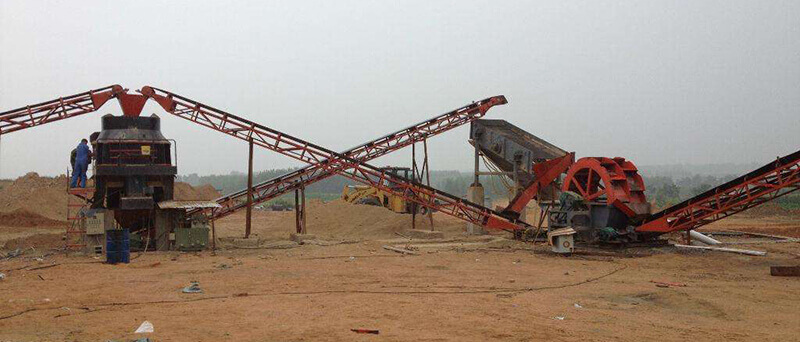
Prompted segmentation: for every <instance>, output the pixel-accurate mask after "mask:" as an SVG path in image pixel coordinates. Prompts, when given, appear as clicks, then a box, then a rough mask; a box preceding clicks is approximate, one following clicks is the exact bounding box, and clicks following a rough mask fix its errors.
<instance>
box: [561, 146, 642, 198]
mask: <svg viewBox="0 0 800 342" xmlns="http://www.w3.org/2000/svg"><path fill="white" fill-rule="evenodd" d="M562 190H563V191H572V192H576V193H578V194H580V195H581V196H582V197H583V198H584V199H586V200H587V201H591V202H605V203H609V204H610V203H613V202H614V201H616V200H619V201H620V202H622V203H646V202H647V199H646V198H645V196H644V182H643V181H642V177H641V176H640V175H639V173H638V169H636V166H635V165H634V164H633V163H632V162H630V161H628V160H625V158H620V157H617V158H605V157H585V158H581V159H578V161H577V162H575V164H573V165H572V167H570V169H569V170H568V171H567V176H566V177H565V178H564V183H563V185H562Z"/></svg>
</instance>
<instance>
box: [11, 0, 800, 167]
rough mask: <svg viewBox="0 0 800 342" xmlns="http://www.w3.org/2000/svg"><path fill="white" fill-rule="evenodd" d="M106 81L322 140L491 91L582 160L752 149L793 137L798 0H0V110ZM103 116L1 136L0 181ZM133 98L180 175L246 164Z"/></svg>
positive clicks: (466, 161)
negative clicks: (173, 149)
mask: <svg viewBox="0 0 800 342" xmlns="http://www.w3.org/2000/svg"><path fill="white" fill-rule="evenodd" d="M110 84H120V85H122V86H123V87H128V88H131V89H132V90H134V89H139V88H140V87H142V86H144V85H153V86H156V87H160V88H164V89H168V90H171V91H173V92H175V93H178V94H182V95H184V96H187V97H189V98H192V99H196V100H198V101H201V102H203V103H207V104H209V105H211V106H214V107H217V108H220V109H223V110H226V111H229V112H232V113H235V114H237V115H241V116H244V117H246V118H249V119H251V120H253V121H256V122H259V123H262V124H264V125H267V126H269V127H272V128H276V129H278V130H281V131H284V132H287V133H290V134H293V135H295V136H297V137H300V138H305V139H308V140H310V141H312V142H315V143H318V144H320V145H323V146H326V147H329V148H332V149H336V150H343V149H346V148H349V147H352V146H355V145H357V144H360V143H362V142H365V141H367V140H371V139H372V138H375V137H378V136H380V135H383V134H385V133H388V132H391V131H395V130H397V129H399V128H402V127H405V126H408V125H410V124H412V123H416V122H418V121H421V120H424V119H426V118H429V117H431V116H434V115H437V114H440V113H443V112H446V111H449V110H451V109H454V108H457V107H460V106H462V105H464V104H467V103H469V102H470V101H474V100H478V99H482V98H485V97H488V96H492V95H497V94H503V95H506V96H507V97H508V99H509V104H508V105H506V106H503V107H497V108H495V109H493V110H491V111H490V112H489V115H488V116H487V118H494V119H501V118H502V119H506V120H508V121H510V122H512V123H513V124H515V125H517V126H519V127H521V128H523V129H525V130H527V131H529V132H531V133H533V134H535V135H537V136H539V137H541V138H544V139H546V140H548V141H550V142H551V143H553V144H555V145H557V146H560V147H562V148H564V149H566V150H570V151H576V152H577V154H578V155H579V156H609V157H613V156H623V157H627V158H629V159H631V160H633V161H634V162H636V163H638V164H640V165H644V164H672V163H689V164H699V163H727V162H733V163H737V162H759V163H763V162H767V161H769V160H771V159H772V158H774V157H776V156H778V155H785V154H788V153H790V152H793V151H796V150H798V149H800V1H749V0H748V1H731V0H725V1H629V2H602V1H585V2H573V1H562V0H559V1H530V2H511V1H485V2H473V1H449V2H445V1H419V2H416V1H400V2H388V1H374V2H371V1H354V2H346V1H318V2H310V1H308V2H303V1H287V2H263V1H260V2H255V1H254V2H249V3H240V2H237V3H235V4H234V3H227V2H222V1H214V2H210V1H209V2H203V1H168V2H148V1H124V2H123V1H113V2H112V1H102V2H99V1H98V2H89V1H52V2H49V1H11V0H1V1H0V111H5V110H9V109H13V108H17V107H21V106H24V105H27V104H33V103H37V102H41V101H45V100H50V99H54V98H57V97H59V96H65V95H70V94H74V93H78V92H82V91H86V90H89V89H94V88H99V87H102V86H105V85H110ZM109 112H110V113H114V114H119V113H120V111H119V106H118V105H117V104H116V102H109V103H108V104H106V105H105V106H104V107H103V108H102V109H101V111H100V112H99V113H95V114H90V115H86V116H84V117H80V118H74V119H71V120H67V121H62V122H58V123H54V124H49V125H45V126H42V127H36V128H32V129H28V130H24V131H21V132H15V133H11V134H8V135H4V136H3V137H2V145H1V147H0V148H1V149H2V150H0V177H4V178H7V177H15V176H19V175H22V174H24V173H25V172H27V171H37V172H39V173H40V174H47V175H53V174H57V173H62V172H64V170H66V168H67V167H68V160H69V158H68V155H69V151H70V150H71V149H72V148H73V147H74V146H75V145H76V144H77V142H78V140H80V139H81V138H83V137H87V136H88V135H89V134H90V133H92V132H94V131H97V130H99V127H100V116H101V115H102V114H105V113H109ZM144 113H147V114H149V113H156V114H158V115H159V116H161V117H162V119H163V121H162V130H163V132H164V134H165V135H166V136H167V137H169V138H174V139H176V140H177V141H178V169H179V172H180V173H182V174H186V173H193V172H197V173H200V174H208V173H227V172H229V171H231V170H241V171H243V170H245V169H246V154H247V145H246V144H245V143H243V142H241V141H238V140H235V139H232V138H230V137H227V136H225V135H223V134H221V133H217V132H214V131H211V130H208V129H206V128H202V127H200V126H196V125H193V124H190V123H188V122H186V121H183V120H181V119H178V118H174V117H169V116H168V114H165V113H164V112H162V111H161V109H160V107H158V106H157V105H155V104H154V103H151V104H148V105H147V107H145V111H144ZM467 136H468V129H467V128H466V127H462V128H459V129H457V130H453V131H450V132H447V133H445V134H444V135H441V136H439V137H436V138H434V139H432V140H431V141H430V146H429V147H430V155H431V158H432V160H431V166H432V168H434V169H459V170H469V169H470V168H471V163H472V159H471V158H472V157H471V152H470V150H469V145H468V144H467V142H466V139H467ZM409 159H410V149H408V150H404V151H400V152H397V153H395V154H394V155H392V156H387V157H384V158H382V159H379V160H377V161H374V162H373V164H374V165H376V166H383V165H387V164H408V162H409ZM297 165H300V164H298V163H297V162H294V161H293V160H292V159H290V158H288V157H284V156H281V155H278V154H276V153H273V152H269V151H257V152H256V161H255V167H256V169H265V168H277V167H288V166H297Z"/></svg>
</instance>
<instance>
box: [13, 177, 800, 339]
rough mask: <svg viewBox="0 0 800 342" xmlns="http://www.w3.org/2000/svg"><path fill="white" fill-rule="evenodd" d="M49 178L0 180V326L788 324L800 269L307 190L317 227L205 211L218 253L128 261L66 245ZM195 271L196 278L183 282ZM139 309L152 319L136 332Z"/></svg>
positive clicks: (797, 222)
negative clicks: (69, 250)
mask: <svg viewBox="0 0 800 342" xmlns="http://www.w3.org/2000/svg"><path fill="white" fill-rule="evenodd" d="M61 181H63V180H59V179H47V178H45V177H38V176H37V175H35V174H29V175H27V176H25V177H22V178H20V179H18V180H17V181H15V182H14V183H8V184H4V186H3V190H0V273H3V274H4V275H5V277H4V279H1V280H0V341H108V340H113V341H131V340H134V339H137V338H141V337H149V338H151V340H153V341H308V340H313V341H317V340H322V341H378V340H381V341H408V340H419V341H453V340H457V341H488V340H498V341H610V340H614V341H641V340H654V341H685V340H702V341H751V340H756V339H757V340H759V341H797V340H800V338H799V337H798V335H800V278H796V277H795V278H791V277H772V276H770V275H769V266H772V265H800V243H798V242H780V243H778V242H774V241H765V239H747V238H738V237H733V238H726V239H728V240H725V241H726V242H734V243H741V244H738V245H732V246H731V247H735V248H747V249H754V250H760V251H766V252H767V255H766V256H745V255H739V254H727V253H720V252H707V251H696V250H691V251H688V250H684V249H676V248H675V247H661V248H644V247H642V248H633V249H626V250H603V249H579V250H578V251H577V252H576V253H575V254H573V255H571V256H560V255H555V254H553V253H550V252H549V248H548V247H547V246H544V245H533V244H530V243H522V242H518V241H513V240H509V239H508V236H507V235H506V233H501V234H499V235H489V236H478V237H468V236H465V235H464V234H463V231H464V223H463V222H461V221H458V220H456V219H453V218H451V217H449V216H445V215H443V214H439V213H437V214H435V215H434V220H433V221H434V222H433V226H434V229H435V230H437V231H441V232H443V233H444V238H441V239H435V240H419V239H409V238H407V237H408V234H409V233H408V231H407V230H408V229H409V228H410V227H411V217H410V215H402V214H396V213H392V212H390V211H388V210H386V209H384V208H379V207H372V206H365V205H353V204H347V203H343V202H341V201H332V202H328V203H323V202H321V201H315V200H312V201H309V203H308V217H307V219H308V224H307V227H308V232H309V233H310V234H313V235H315V236H316V239H313V240H310V241H308V242H307V243H305V244H298V243H295V242H292V241H289V234H290V233H292V232H293V231H294V230H295V217H294V212H271V211H260V210H256V211H254V219H253V222H254V223H253V230H252V235H251V238H250V239H248V240H242V239H241V236H242V235H243V233H244V222H245V219H244V214H243V213H237V214H235V215H231V216H229V217H226V218H223V219H221V220H219V221H217V222H216V224H215V232H216V236H217V237H218V240H217V247H218V248H217V250H216V251H204V252H197V253H181V252H147V253H137V252H134V253H133V255H132V259H133V260H132V261H131V263H130V264H127V265H107V264H104V263H103V260H102V259H101V258H95V257H91V256H85V255H79V254H78V255H76V254H69V255H68V254H65V253H64V252H63V250H62V246H63V244H64V242H63V231H64V225H65V224H66V223H65V222H64V221H63V220H62V219H61V217H63V216H59V215H60V214H61V213H59V210H63V209H60V208H58V207H57V206H56V205H52V204H48V205H38V204H37V203H38V202H36V201H38V198H39V197H40V196H45V195H48V194H49V193H51V192H53V190H52V189H51V188H54V187H59V188H60V187H61V183H63V182H61ZM56 191H58V190H57V189H56ZM179 192H180V196H184V197H187V196H188V197H197V198H200V197H208V196H213V195H214V190H213V189H210V188H199V189H194V188H191V187H187V186H185V185H181V186H180V189H179ZM53 193H54V192H53ZM9 196H11V197H9ZM14 196H16V197H14ZM52 196H56V195H55V194H52ZM57 196H63V193H62V194H58V195H57ZM20 198H22V199H26V200H29V201H32V203H33V204H31V203H25V200H20ZM56 201H65V200H64V199H63V198H62V197H58V199H57V200H56ZM37 209H38V210H37ZM799 218H800V215H796V213H788V212H781V211H776V210H774V209H769V208H766V209H762V210H761V211H755V212H750V213H748V212H745V213H743V214H741V215H737V216H734V217H731V218H727V219H725V220H722V221H719V222H717V223H714V224H712V225H709V226H707V227H704V229H703V230H704V231H706V232H711V233H715V232H719V231H722V230H737V231H748V232H754V233H762V234H778V235H785V236H792V237H798V238H800V219H799ZM417 228H419V229H425V230H427V229H430V228H431V227H430V221H429V219H428V218H427V217H420V218H418V221H417ZM731 239H732V240H731ZM384 246H394V247H399V248H403V249H407V250H410V251H412V252H413V253H414V254H413V255H402V254H399V253H396V252H393V251H389V250H386V249H384V248H383V247H384ZM9 253H11V254H9ZM17 253H20V254H19V255H17ZM193 281H197V282H199V286H200V287H201V288H202V289H203V293H200V294H187V293H182V292H181V290H182V289H183V288H184V287H185V286H188V285H189V284H190V283H191V282H193ZM655 282H667V283H671V284H672V285H671V286H667V287H663V286H664V285H663V284H662V285H660V286H659V285H658V284H656V283H655ZM144 321H148V322H151V323H152V324H153V326H154V328H155V332H153V333H149V334H135V333H134V331H135V330H136V328H137V327H139V325H140V324H142V322H144ZM358 328H363V329H376V330H378V331H379V334H378V335H372V334H357V333H355V332H352V331H351V329H358Z"/></svg>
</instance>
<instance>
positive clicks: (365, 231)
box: [222, 199, 464, 239]
mask: <svg viewBox="0 0 800 342" xmlns="http://www.w3.org/2000/svg"><path fill="white" fill-rule="evenodd" d="M433 217H434V228H435V230H437V231H444V232H446V233H456V232H457V233H460V232H462V231H463V230H464V223H463V222H462V221H461V220H458V219H455V218H452V217H449V216H447V215H444V214H442V213H436V214H434V215H433ZM306 219H307V222H306V228H307V229H308V232H309V233H310V234H314V235H317V236H320V237H323V238H336V239H364V238H367V239H369V238H397V237H398V236H397V235H395V232H402V231H404V230H407V229H411V215H410V214H398V213H395V212H393V211H391V210H389V209H386V208H383V207H378V206H371V205H364V204H351V203H347V202H344V201H342V200H338V199H337V200H333V201H330V202H323V201H321V200H318V199H312V200H309V201H307V202H306ZM222 223H223V225H224V226H226V228H228V229H230V232H231V234H234V235H240V234H241V231H242V228H243V227H244V224H243V223H244V214H243V213H242V214H237V215H235V216H234V217H230V218H228V219H226V220H225V221H224V222H222ZM253 225H254V231H255V232H256V233H257V234H258V235H259V236H260V237H284V238H285V237H286V235H287V234H288V233H290V232H293V231H294V230H295V214H294V212H271V211H257V212H255V213H254V220H253ZM416 228H417V229H424V230H429V229H431V227H430V221H429V219H428V217H427V216H421V215H417V224H416ZM228 229H225V230H228Z"/></svg>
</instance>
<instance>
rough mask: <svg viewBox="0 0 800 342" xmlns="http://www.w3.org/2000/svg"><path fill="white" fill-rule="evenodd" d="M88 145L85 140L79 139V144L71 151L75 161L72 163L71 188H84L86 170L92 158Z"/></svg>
mask: <svg viewBox="0 0 800 342" xmlns="http://www.w3.org/2000/svg"><path fill="white" fill-rule="evenodd" d="M88 143H89V142H88V141H87V140H86V139H81V143H80V144H78V147H76V148H75V150H74V151H73V152H74V153H75V161H74V162H73V163H72V182H70V187H71V188H77V187H81V188H85V187H86V170H87V169H88V168H89V163H90V162H91V158H92V150H90V149H89V144H88Z"/></svg>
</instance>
